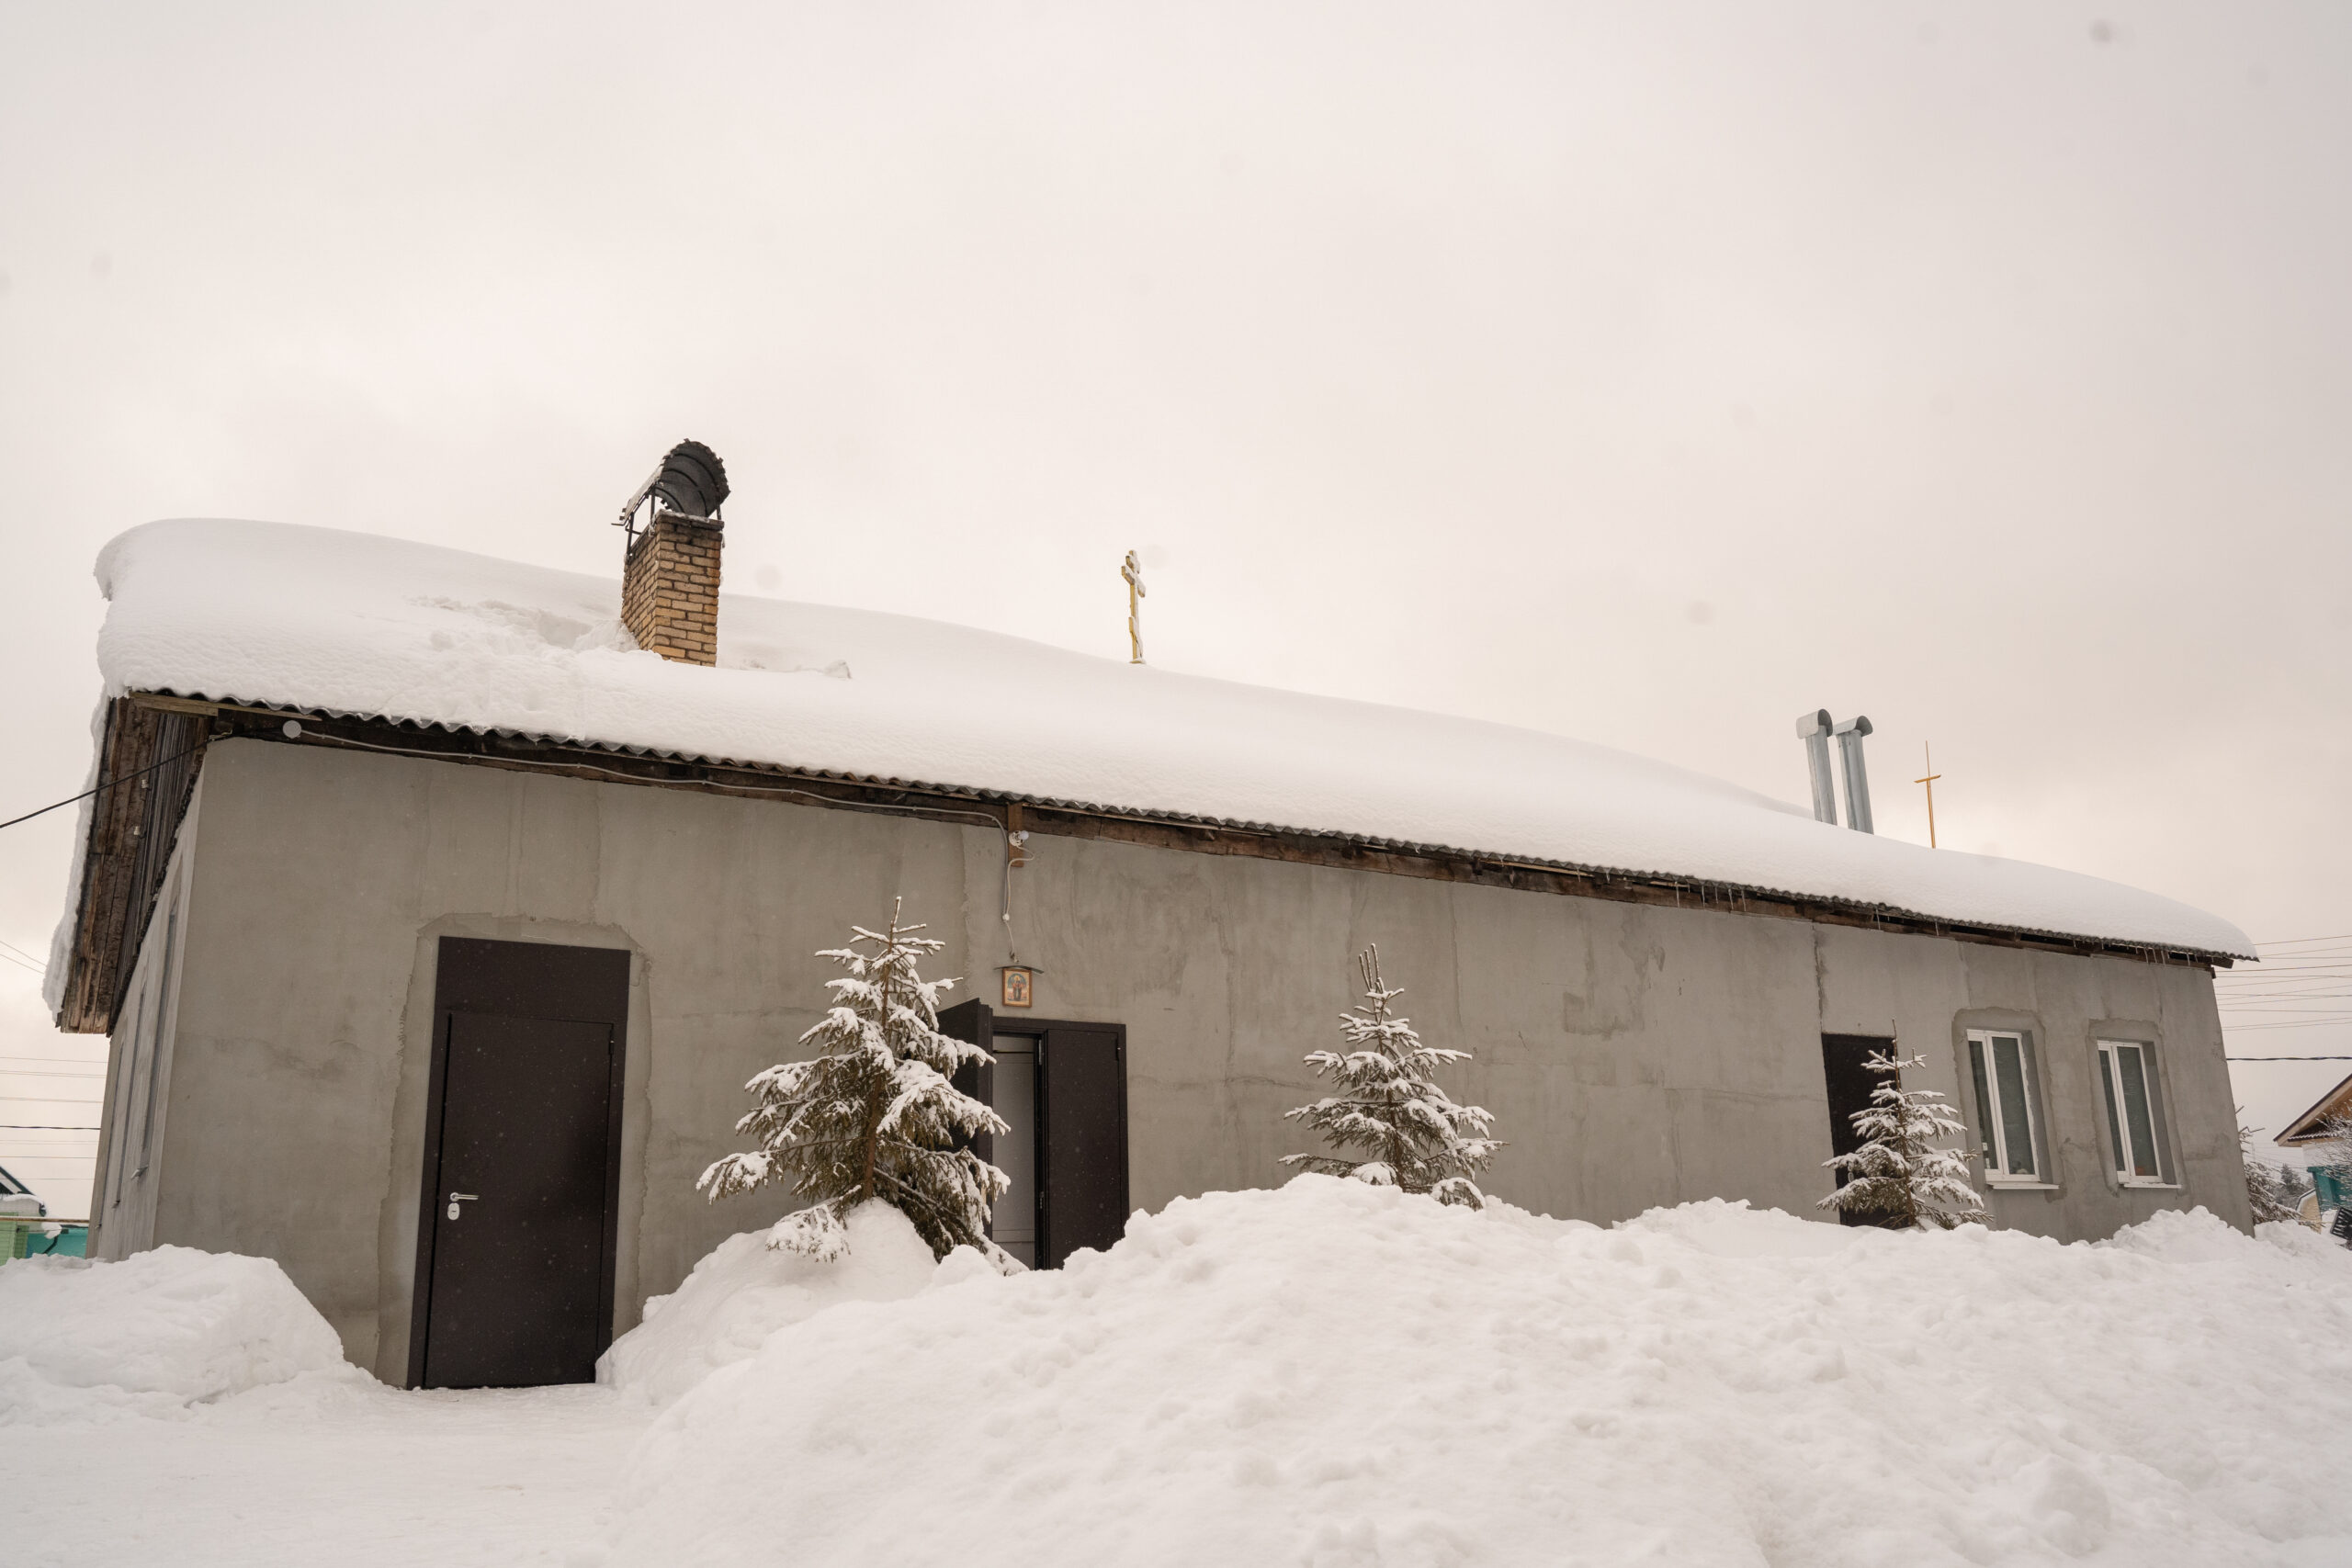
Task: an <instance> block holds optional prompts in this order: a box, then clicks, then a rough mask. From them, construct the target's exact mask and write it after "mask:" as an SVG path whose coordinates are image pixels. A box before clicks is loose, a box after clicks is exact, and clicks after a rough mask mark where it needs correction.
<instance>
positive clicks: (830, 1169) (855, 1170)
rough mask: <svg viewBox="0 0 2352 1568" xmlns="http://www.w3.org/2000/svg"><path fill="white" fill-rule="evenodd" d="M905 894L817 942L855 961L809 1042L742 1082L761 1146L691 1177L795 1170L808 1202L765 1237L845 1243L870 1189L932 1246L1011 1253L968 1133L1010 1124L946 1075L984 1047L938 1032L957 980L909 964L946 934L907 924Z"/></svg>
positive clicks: (764, 1180)
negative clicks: (873, 918) (873, 925)
mask: <svg viewBox="0 0 2352 1568" xmlns="http://www.w3.org/2000/svg"><path fill="white" fill-rule="evenodd" d="M903 907H904V900H903V899H902V900H899V902H897V903H894V904H893V905H892V906H891V909H890V922H889V929H888V931H867V930H866V929H865V928H864V927H862V926H853V927H851V928H850V930H851V932H852V935H853V941H852V942H851V943H850V944H849V945H848V946H846V947H836V948H828V949H825V950H823V951H821V952H820V953H818V955H817V956H818V957H820V958H830V959H831V960H832V961H833V962H834V963H836V964H840V965H841V966H842V968H843V969H845V970H847V971H848V972H849V973H848V974H847V975H846V976H843V977H842V978H840V979H835V980H830V981H827V982H826V986H827V988H828V989H829V990H831V993H832V998H833V999H832V1005H831V1006H830V1007H828V1008H827V1009H826V1011H825V1016H824V1017H823V1018H822V1019H821V1020H820V1021H819V1022H818V1023H817V1025H816V1027H814V1028H812V1029H810V1030H809V1032H807V1033H806V1034H803V1035H802V1036H801V1037H800V1043H801V1044H802V1045H804V1046H813V1047H815V1048H816V1051H817V1055H814V1056H812V1057H810V1058H809V1059H808V1060H805V1061H799V1062H786V1063H781V1064H779V1065H777V1066H773V1067H769V1068H767V1069H766V1070H764V1071H763V1072H760V1073H758V1074H755V1075H753V1077H752V1080H751V1081H750V1082H749V1083H748V1084H746V1085H745V1086H744V1087H745V1089H748V1090H750V1091H751V1092H752V1094H754V1095H756V1096H758V1097H759V1101H760V1103H759V1105H758V1106H757V1107H756V1108H755V1109H753V1110H752V1111H750V1112H749V1113H748V1114H746V1115H745V1116H744V1117H743V1119H742V1120H741V1121H740V1122H737V1123H736V1130H737V1131H738V1132H741V1133H746V1134H751V1135H752V1137H753V1138H755V1139H757V1140H758V1142H759V1147H758V1148H757V1149H755V1150H752V1151H751V1152H749V1153H745V1154H733V1155H729V1156H727V1157H725V1158H724V1159H720V1160H718V1161H715V1162H714V1163H713V1164H712V1165H711V1167H710V1168H708V1169H707V1170H706V1171H704V1172H703V1173H702V1177H701V1179H699V1180H697V1181H696V1182H695V1187H696V1188H698V1189H699V1190H701V1191H702V1192H703V1193H704V1194H706V1195H707V1197H708V1198H710V1199H711V1200H712V1201H717V1200H718V1199H720V1198H725V1197H729V1196H731V1195H733V1194H735V1193H738V1192H748V1191H751V1190H752V1189H754V1188H757V1187H763V1186H765V1185H767V1184H768V1183H769V1182H771V1181H788V1182H790V1183H791V1187H792V1192H793V1195H794V1196H795V1197H797V1198H803V1199H806V1200H808V1205H809V1206H808V1207H806V1208H804V1209H801V1210H800V1211H798V1212H797V1213H791V1214H787V1215H786V1216H785V1217H784V1218H783V1219H781V1220H779V1221H777V1222H776V1224H775V1229H774V1230H773V1231H772V1232H770V1234H769V1237H768V1245H769V1246H770V1247H781V1248H785V1249H787V1250H790V1251H794V1252H801V1253H806V1254H808V1255H809V1256H810V1257H813V1258H820V1259H823V1258H838V1257H840V1256H841V1255H842V1253H843V1252H845V1251H846V1250H847V1249H848V1247H849V1233H848V1230H847V1228H846V1226H845V1225H844V1223H843V1222H844V1221H845V1220H846V1218H847V1216H848V1213H849V1211H850V1210H852V1209H854V1208H855V1207H856V1206H857V1205H858V1204H860V1203H863V1202H867V1201H881V1202H885V1203H888V1204H890V1205H891V1206H892V1207H894V1208H896V1209H898V1210H899V1211H900V1212H901V1213H904V1214H905V1215H906V1216H907V1218H908V1219H909V1220H910V1221H912V1222H913V1224H914V1227H915V1229H916V1231H917V1232H919V1233H920V1234H921V1235H922V1238H923V1240H924V1241H926V1242H928V1243H930V1245H931V1249H932V1251H933V1254H934V1255H936V1256H938V1257H941V1258H944V1257H946V1256H947V1254H948V1253H949V1252H951V1251H953V1250H954V1249H955V1248H956V1247H975V1248H977V1249H978V1251H979V1252H980V1253H981V1254H982V1255H983V1256H985V1257H987V1258H989V1259H990V1260H992V1261H995V1262H996V1263H997V1264H998V1265H999V1267H1011V1266H1012V1264H1011V1260H1010V1259H1009V1258H1007V1257H1006V1256H1005V1254H1004V1253H1002V1252H1001V1251H1000V1250H999V1249H998V1247H997V1246H996V1244H995V1243H994V1242H991V1241H990V1240H989V1236H988V1223H989V1210H990V1208H991V1207H992V1206H993V1205H994V1204H995V1202H996V1201H997V1199H998V1198H1000V1197H1001V1196H1002V1195H1003V1194H1004V1191H1005V1189H1006V1187H1007V1186H1008V1185H1009V1183H1008V1181H1007V1180H1006V1179H1005V1175H1004V1173H1003V1172H1002V1171H1001V1170H999V1169H997V1168H996V1167H994V1166H992V1165H989V1163H987V1162H986V1161H985V1160H982V1159H981V1158H980V1157H979V1156H978V1155H976V1154H974V1153H973V1152H972V1150H971V1148H970V1146H969V1145H970V1144H971V1141H972V1139H973V1138H975V1137H977V1136H978V1135H979V1134H983V1133H991V1134H993V1133H1002V1132H1005V1131H1006V1130H1007V1129H1006V1127H1005V1124H1004V1122H1002V1121H1001V1120H1000V1119H999V1118H998V1116H997V1114H996V1112H995V1111H990V1110H989V1108H988V1107H987V1106H985V1105H982V1104H981V1103H980V1102H979V1101H978V1100H974V1099H972V1098H971V1097H970V1096H969V1095H967V1094H965V1093H964V1092H963V1091H962V1090H961V1089H957V1088H956V1085H955V1083H954V1082H953V1081H952V1080H953V1079H954V1077H955V1075H956V1071H957V1069H959V1068H961V1067H963V1066H967V1064H973V1063H985V1062H988V1061H990V1060H991V1058H990V1057H989V1055H988V1053H987V1052H985V1051H983V1050H981V1049H980V1048H979V1047H978V1046H977V1045H967V1044H966V1043H964V1042H962V1041H960V1040H951V1039H949V1038H948V1037H947V1036H946V1035H944V1034H942V1033H940V1032H939V1027H938V1025H939V1010H938V998H939V996H940V994H941V993H942V992H944V991H945V990H947V989H948V988H949V987H952V986H954V985H955V984H956V982H955V981H953V980H925V979H924V978H923V977H922V976H921V975H920V974H918V973H917V972H916V967H915V966H916V964H917V963H918V962H919V961H920V960H921V959H922V958H923V957H924V956H926V955H928V954H930V953H937V952H938V951H939V950H940V949H941V948H942V947H943V946H944V945H945V944H944V943H943V942H937V941H934V940H933V939H932V938H930V937H925V936H919V935H917V934H916V933H917V932H919V931H922V929H923V928H922V927H921V926H910V925H903V924H901V923H900V920H899V916H900V912H901V910H902V908H903ZM868 946H871V947H872V948H873V949H874V950H875V951H873V952H870V953H869V952H865V951H863V949H865V948H866V947H868Z"/></svg>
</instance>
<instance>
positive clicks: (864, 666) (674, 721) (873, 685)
mask: <svg viewBox="0 0 2352 1568" xmlns="http://www.w3.org/2000/svg"><path fill="white" fill-rule="evenodd" d="M97 575H98V581H99V584H100V587H101V588H102V589H103V590H104V592H105V593H106V595H107V599H108V600H109V601H111V604H110V607H109V609H108V611H107V619H106V625H105V628H104V630H103V631H102V632H101V634H100V636H99V640H98V661H99V666H100V668H101V670H102V671H103V673H104V676H105V680H106V683H107V691H108V693H109V694H113V695H119V694H125V693H131V692H151V693H165V694H176V695H179V696H183V697H189V698H200V699H206V700H209V701H213V702H221V703H244V704H254V705H268V706H274V707H286V708H292V709H297V710H302V711H309V712H316V713H321V714H332V715H338V716H352V717H365V718H370V719H387V720H393V721H413V722H416V723H423V724H434V725H441V726H447V727H451V728H466V729H475V730H487V731H502V732H508V733H512V734H515V735H522V736H529V737H534V738H539V739H553V740H560V741H565V742H579V743H585V744H593V745H596V746H602V747H608V748H614V749H621V750H646V751H652V752H658V753H663V754H673V755H677V756H681V757H685V758H691V759H701V760H705V761H726V762H744V763H757V764H763V765H771V766H778V767H786V768H792V769H798V770H809V771H812V772H818V773H827V774H831V775H835V776H839V777H844V778H851V779H867V780H888V781H892V782H896V783H904V784H929V785H935V786H943V787H953V788H956V789H961V790H967V791H976V792H982V793H985V794H989V795H995V796H998V797H1000V798H1003V799H1007V800H1014V801H1023V800H1025V801H1034V802H1038V803H1041V804H1055V805H1067V806H1073V807H1088V808H1094V809H1104V810H1117V811H1125V812H1142V813H1156V814H1160V815H1164V816H1168V817H1171V818H1182V819H1186V820H1193V821H1199V822H1204V823H1209V824H1215V825H1230V826H1234V827H1249V828H1256V829H1288V830H1297V831H1306V832H1314V833H1321V834H1336V835H1345V836H1348V837H1350V838H1353V839H1358V840H1363V841H1365V842H1367V843H1371V844H1376V845H1383V846H1397V847H1405V848H1411V849H1416V850H1429V851H1442V852H1457V853H1468V854H1482V855H1489V856H1505V857H1512V858H1514V859H1516V860H1520V861H1524V862H1527V863H1532V864H1536V865H1544V866H1562V867H1569V868H1601V869H1605V870H1608V871H1611V872H1623V873H1633V874H1652V875H1659V876H1673V877H1681V878H1689V879H1694V880H1697V881H1702V882H1709V883H1715V884H1722V885H1729V886H1739V887H1745V888H1751V889H1756V890H1758V891H1760V892H1764V893H1770V894H1777V895H1787V896H1794V897H1806V898H1816V899H1826V900H1839V901H1844V902H1848V903H1852V904H1857V905H1861V906H1868V907H1873V908H1884V909H1887V910H1889V911H1893V912H1899V913H1902V914H1905V915H1907V916H1913V917H1924V918H1928V919H1936V920H1943V921H1951V922H1955V923H1965V924H1968V925H1973V926H1980V927H1991V928H1997V929H2001V930H2007V931H2021V932H2030V933H2039V934H2045V935H2057V936H2064V937H2070V938H2086V939H2095V940H2098V941H2105V942H2121V943H2130V944H2138V945H2144V946H2146V947H2149V948H2154V949H2165V950H2173V951H2178V952H2181V953H2188V954H2191V955H2195V956H2204V957H2217V956H2218V957H2233V958H2250V957H2252V956H2253V953H2254V949H2253V946H2252V944H2251V943H2250V942H2247V941H2246V939H2245V935H2244V934H2243V933H2242V932H2240V931H2238V930H2237V928H2236V927H2234V926H2233V925H2232V924H2230V923H2229V922H2228V921H2226V920H2223V919H2219V918H2217V917H2215V916H2212V915H2209V914H2206V913H2204V912H2202V911H2201V910H2199V909H2195V908H2190V907H2189V906H2188V905H2186V904H2181V903H2178V902H2176V901H2174V900H2172V899H2169V898H2164V897H2157V896H2155V895H2154V894H2149V893H2142V892H2138V891H2135V890H2133V889H2131V888H2129V887H2124V886H2119V885H2117V884H2115V883H2111V882H2105V881H2101V880H2099V879H2098V878H2095V877H2090V876H2084V875H2079V874H2075V873H2072V872H2065V871H2058V870H2053V869H2052V868H2049V867H2045V866H2039V865H2032V864H2029V863H2023V862H2018V861H2009V860H2001V859H1997V858H1995V857H1992V856H1986V855H1975V854H1966V853H1962V852H1956V851H1951V850H1940V851H1938V850H1928V849H1923V848H1921V847H1919V846H1917V845H1915V844H1909V843H1905V842H1902V841H1900V840H1894V839H1885V838H1878V837H1874V836H1872V835H1870V834H1865V833H1857V832H1852V831H1849V830H1847V829H1840V828H1836V827H1831V826H1827V825H1825V824H1823V823H1820V822H1816V821H1815V820H1814V819H1813V817H1812V815H1811V814H1810V812H1809V811H1807V810H1805V809H1803V808H1801V807H1795V806H1792V805H1789V804H1786V803H1784V802H1781V801H1778V800H1773V799H1770V798H1769V797H1766V796H1764V795H1757V794H1755V793H1753V792H1751V791H1748V790H1745V789H1741V788H1738V787H1736V786H1735V785H1732V784H1725V783H1723V782H1721V781H1719V780H1716V779H1712V778H1707V777H1704V776H1702V775H1701V774H1698V773H1690V772H1687V771H1685V770H1683V769H1680V768H1676V767H1671V766H1668V765H1667V764H1665V763H1661V762H1656V761H1648V760H1646V759H1644V758H1640V757H1635V756H1631V755H1628V754H1627V753H1624V752H1622V751H1616V750H1610V749H1608V748H1606V747H1601V746H1596V745H1592V744H1590V743H1589V742H1586V741H1581V740H1573V739H1567V738H1566V737H1563V736H1558V735H1550V734H1544V733H1542V732H1539V731H1536V730H1530V729H1521V728H1512V727H1510V726H1506V725H1499V724H1491V723H1486V722H1483V721H1479V720H1475V719H1468V718H1459V717H1453V716H1447V715H1442V714H1432V713H1421V712H1415V711H1411V710H1408V709H1404V708H1395V707H1385V706H1380V705H1374V704H1369V703H1361V702H1351V701H1342V700H1340V699H1336V698H1329V697H1314V696H1306V695H1301V694H1295V693H1291V692H1283V691H1277V690H1272V689H1270V688H1266V687H1261V686H1250V685H1243V684H1239V683H1237V682H1227V681H1218V680H1210V679H1206V678H1204V677H1201V676H1194V675H1184V674H1180V673H1177V672H1175V671H1168V670H1162V669H1158V668H1153V667H1148V666H1147V667H1138V666H1134V665H1130V664H1127V663H1125V662H1120V661H1115V660H1106V659H1099V658H1094V657H1091V656H1088V655H1085V654H1080V653H1072V652H1069V651H1067V650H1065V649H1057V648H1049V647H1046V646H1045V645H1043V644H1040V643H1035V642H1030V641H1026V640H1024V639H1023V638H1019V637H1006V636H1002V635H1000V634H996V633H992V632H984V631H978V630H974V629H971V628H969V627H965V626H949V625H944V624H942V623H939V622H934V621H925V620H918V619H913V618H910V617H908V616H903V615H888V614H883V613H880V612H876V611H868V610H846V609H838V608H832V607H828V606H824V605H816V604H791V603H786V602H781V601H777V600H773V599H763V598H755V597H752V596H748V595H744V594H736V593H730V594H727V595H725V596H724V597H723V599H722V601H721V610H720V615H719V639H720V654H719V660H718V668H717V669H709V668H701V667H695V666H690V665H684V664H678V663H672V662H669V661H666V660H662V659H660V658H658V657H656V656H654V655H652V654H650V653H641V652H638V651H636V650H635V649H633V648H632V647H631V646H630V645H629V642H628V637H627V635H626V634H625V633H624V632H623V631H622V630H621V628H620V626H619V618H618V617H619V599H620V585H619V581H618V572H617V570H616V572H615V574H614V575H613V576H612V577H610V578H603V577H590V576H582V575H580V574H578V573H573V572H567V571H557V570H550V569H548V568H545V567H536V566H526V565H523V564H520V563H517V562H513V561H505V560H498V559H493V558H489V557H486V556H479V555H473V554H469V553H467V552H465V551H461V550H454V549H447V548H442V547H435V546H430V545H421V544H414V543H411V542H408V541H405V540H400V539H390V538H382V537H378V536H369V535H361V534H348V533H341V532H335V531H330V530H327V529H320V528H305V527H297V526H291V525H280V524H264V523H236V522H209V521H204V522H165V523H151V524H148V525H145V526H143V527H140V528H134V529H132V530H130V532H129V533H126V534H124V535H122V536H120V537H119V538H117V539H116V540H114V542H113V543H111V544H110V545H108V546H107V548H106V550H105V551H104V552H103V554H101V556H100V557H99V559H98V567H97ZM1016 706H1017V710H1018V718H1017V719H1015V718H1012V717H1011V716H1009V715H1010V714H1011V713H1012V710H1013V709H1014V708H1015V707H1016Z"/></svg>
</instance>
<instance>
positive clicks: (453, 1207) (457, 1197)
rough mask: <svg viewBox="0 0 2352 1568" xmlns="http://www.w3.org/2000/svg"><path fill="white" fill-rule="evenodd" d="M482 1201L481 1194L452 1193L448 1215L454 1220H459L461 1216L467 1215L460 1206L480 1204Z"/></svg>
mask: <svg viewBox="0 0 2352 1568" xmlns="http://www.w3.org/2000/svg"><path fill="white" fill-rule="evenodd" d="M479 1202H481V1193H479V1192H452V1193H450V1194H449V1207H448V1211H447V1213H448V1215H449V1217H450V1218H451V1219H453V1220H454V1219H457V1218H458V1216H459V1215H461V1214H463V1213H465V1211H464V1210H463V1209H460V1208H458V1204H460V1203H479Z"/></svg>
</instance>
